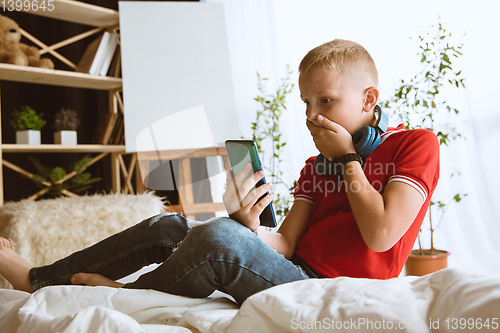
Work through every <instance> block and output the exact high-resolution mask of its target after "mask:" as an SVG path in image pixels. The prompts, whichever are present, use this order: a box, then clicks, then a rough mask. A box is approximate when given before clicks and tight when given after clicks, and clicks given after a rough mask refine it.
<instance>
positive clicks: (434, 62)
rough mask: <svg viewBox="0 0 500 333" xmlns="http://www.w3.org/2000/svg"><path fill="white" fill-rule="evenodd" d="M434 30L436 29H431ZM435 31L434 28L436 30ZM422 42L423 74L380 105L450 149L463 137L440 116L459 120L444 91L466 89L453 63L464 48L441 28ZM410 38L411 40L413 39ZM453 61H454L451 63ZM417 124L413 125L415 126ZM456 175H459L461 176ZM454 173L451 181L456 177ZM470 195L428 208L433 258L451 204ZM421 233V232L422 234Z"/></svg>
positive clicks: (457, 197)
mask: <svg viewBox="0 0 500 333" xmlns="http://www.w3.org/2000/svg"><path fill="white" fill-rule="evenodd" d="M431 27H434V26H431ZM434 29H435V28H434ZM418 37H419V39H420V46H419V47H420V52H419V53H417V54H418V55H419V56H420V63H421V64H422V70H421V72H420V73H418V74H417V75H415V77H413V78H411V79H410V81H409V82H408V81H407V82H405V81H404V80H401V85H400V86H398V87H396V89H395V93H394V95H393V96H392V97H391V98H390V99H389V100H387V101H385V102H382V103H381V105H382V107H383V108H385V109H387V110H388V109H392V110H393V113H394V115H396V116H397V117H398V118H399V120H400V121H401V122H403V123H404V125H405V127H406V129H414V128H426V129H428V130H430V131H432V132H434V133H435V134H436V136H437V138H438V139H439V144H440V146H441V145H448V144H450V143H451V142H452V141H454V140H456V139H458V138H460V137H462V135H461V134H460V133H458V132H457V130H456V128H454V127H450V126H449V125H448V124H447V123H443V122H442V121H441V122H439V121H438V120H437V118H438V116H441V115H442V114H444V113H450V114H453V115H454V116H458V115H459V114H460V111H459V110H458V109H456V108H454V107H452V106H451V105H450V104H449V103H448V101H447V100H446V99H445V98H446V96H445V95H446V94H445V93H443V91H444V90H445V89H446V88H458V89H460V88H465V83H464V78H463V77H462V76H463V75H462V71H455V70H454V69H453V68H452V66H453V61H454V60H457V59H458V58H460V57H461V56H462V53H461V52H460V51H461V49H462V46H463V44H459V45H450V42H449V38H450V37H451V33H447V32H446V30H445V29H444V28H443V26H442V24H441V23H439V26H438V28H437V31H436V35H434V36H432V35H431V34H430V33H429V32H428V33H427V35H426V36H425V37H422V36H420V35H419V36H418ZM410 38H411V37H410ZM452 60H453V61H452ZM412 124H414V125H412ZM457 174H460V173H459V172H458V173H457ZM454 175H455V173H452V174H451V175H450V177H453V176H454ZM466 196H467V194H460V193H457V194H454V195H452V196H451V198H450V199H449V200H446V202H444V201H440V200H439V201H434V200H431V201H430V205H429V208H428V216H429V225H430V226H429V229H430V254H434V253H435V251H436V250H435V248H434V231H435V230H436V229H437V228H438V227H439V226H440V224H441V221H442V220H443V216H444V213H445V212H446V210H447V209H448V207H449V204H451V203H452V202H456V203H458V202H460V201H461V200H462V199H463V198H464V197H466ZM436 209H437V210H438V211H440V213H441V217H440V219H439V221H438V223H437V224H436V223H434V222H435V221H433V213H432V212H433V210H436ZM420 231H422V229H421V230H420ZM420 236H421V235H420V234H419V235H418V244H419V250H418V251H419V253H420V254H421V255H423V254H424V250H423V249H422V243H421V239H420V238H421V237H420Z"/></svg>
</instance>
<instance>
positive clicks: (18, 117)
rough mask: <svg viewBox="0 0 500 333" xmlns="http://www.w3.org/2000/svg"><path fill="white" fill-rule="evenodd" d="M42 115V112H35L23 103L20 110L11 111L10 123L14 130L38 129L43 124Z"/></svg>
mask: <svg viewBox="0 0 500 333" xmlns="http://www.w3.org/2000/svg"><path fill="white" fill-rule="evenodd" d="M42 117H43V113H40V114H37V113H36V111H35V110H33V108H31V107H29V106H28V105H25V106H21V107H20V111H18V110H17V109H16V110H14V111H13V112H12V119H11V121H10V125H11V126H12V127H13V128H14V130H16V131H25V130H35V131H40V130H41V129H42V128H43V126H45V120H44V119H43V118H42Z"/></svg>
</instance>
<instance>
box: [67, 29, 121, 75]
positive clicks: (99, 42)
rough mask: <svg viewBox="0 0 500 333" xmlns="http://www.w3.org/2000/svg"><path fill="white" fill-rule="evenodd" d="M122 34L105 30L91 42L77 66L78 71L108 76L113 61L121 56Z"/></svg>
mask: <svg viewBox="0 0 500 333" xmlns="http://www.w3.org/2000/svg"><path fill="white" fill-rule="evenodd" d="M119 39H120V35H119V34H118V33H109V32H107V31H105V32H104V33H103V34H102V35H101V36H100V37H99V38H97V39H96V40H94V41H93V42H92V43H90V44H89V46H88V47H87V49H86V50H85V53H84V54H83V57H82V59H81V60H80V62H79V63H78V66H77V67H76V71H77V72H83V73H89V74H92V75H101V76H106V75H107V74H108V71H109V68H110V65H111V62H112V61H113V62H115V61H116V60H113V59H114V58H115V59H116V58H117V57H119V56H120V54H119V50H118V44H119Z"/></svg>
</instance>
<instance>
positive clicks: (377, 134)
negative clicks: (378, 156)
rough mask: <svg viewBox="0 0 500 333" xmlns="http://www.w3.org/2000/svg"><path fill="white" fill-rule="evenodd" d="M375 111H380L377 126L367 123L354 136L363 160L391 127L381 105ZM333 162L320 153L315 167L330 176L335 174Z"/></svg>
mask: <svg viewBox="0 0 500 333" xmlns="http://www.w3.org/2000/svg"><path fill="white" fill-rule="evenodd" d="M375 112H376V113H378V119H377V123H376V124H375V127H371V126H368V125H366V126H365V127H363V128H362V129H360V130H359V131H357V132H356V133H354V135H353V136H352V142H353V144H354V149H356V152H357V153H358V154H359V156H361V159H362V160H363V161H365V160H366V159H367V158H368V156H370V155H371V153H373V151H374V150H375V148H377V146H378V145H379V143H380V139H381V133H385V132H386V131H387V127H389V117H387V115H386V114H385V113H384V112H382V109H381V108H380V106H378V105H375ZM332 163H333V162H331V161H330V160H329V159H327V158H326V157H325V156H323V154H319V155H318V156H317V157H316V160H315V161H314V167H315V168H316V171H317V172H318V173H319V174H320V175H322V176H325V177H330V176H332V175H333V170H334V169H335V168H334V167H333V166H332V165H331V164H332Z"/></svg>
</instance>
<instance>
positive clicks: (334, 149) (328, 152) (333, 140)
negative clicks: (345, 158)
mask: <svg viewBox="0 0 500 333" xmlns="http://www.w3.org/2000/svg"><path fill="white" fill-rule="evenodd" d="M306 125H307V128H308V129H309V131H310V132H311V135H312V137H313V140H314V143H315V145H316V148H318V150H319V151H320V152H321V153H322V154H323V155H324V156H325V157H326V158H328V159H332V158H334V157H339V156H342V155H345V154H349V153H355V152H356V150H355V149H354V144H353V143H352V136H351V134H350V133H349V132H348V131H347V130H346V129H345V128H344V127H343V126H341V125H340V124H338V123H335V122H333V121H331V120H330V119H328V118H326V117H325V116H321V115H319V116H318V118H317V119H314V120H312V121H309V120H306Z"/></svg>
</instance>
